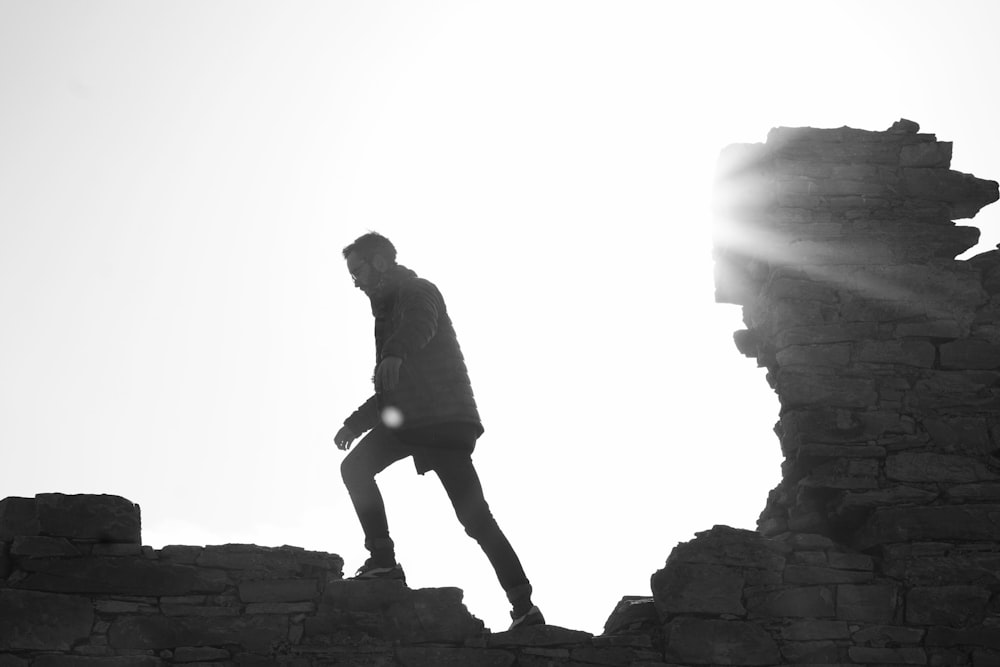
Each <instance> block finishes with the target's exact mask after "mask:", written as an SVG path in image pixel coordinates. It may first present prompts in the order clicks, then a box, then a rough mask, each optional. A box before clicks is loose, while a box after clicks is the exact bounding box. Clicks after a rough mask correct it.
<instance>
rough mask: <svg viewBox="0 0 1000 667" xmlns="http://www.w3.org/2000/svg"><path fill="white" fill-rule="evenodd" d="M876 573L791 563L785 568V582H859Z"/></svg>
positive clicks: (870, 577) (801, 583)
mask: <svg viewBox="0 0 1000 667" xmlns="http://www.w3.org/2000/svg"><path fill="white" fill-rule="evenodd" d="M873 576H874V574H873V573H872V572H871V571H868V570H848V569H839V568H832V567H815V566H812V567H810V566H803V565H789V566H788V567H786V568H785V583H788V584H797V585H800V586H802V585H807V584H814V585H815V584H857V583H863V582H866V581H871V579H872V578H873Z"/></svg>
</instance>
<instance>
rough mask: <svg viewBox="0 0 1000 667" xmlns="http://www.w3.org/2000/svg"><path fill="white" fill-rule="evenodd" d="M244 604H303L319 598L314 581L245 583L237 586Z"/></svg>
mask: <svg viewBox="0 0 1000 667" xmlns="http://www.w3.org/2000/svg"><path fill="white" fill-rule="evenodd" d="M239 592H240V599H241V600H243V601H244V602H303V601H306V600H314V599H316V598H317V597H318V596H319V587H318V585H317V582H316V580H315V579H269V580H263V581H245V582H243V583H241V584H240V586H239Z"/></svg>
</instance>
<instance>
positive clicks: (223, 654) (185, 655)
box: [174, 646, 229, 662]
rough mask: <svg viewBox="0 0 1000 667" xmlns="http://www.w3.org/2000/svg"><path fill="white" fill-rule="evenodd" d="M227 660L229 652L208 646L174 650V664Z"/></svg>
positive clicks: (184, 647) (183, 647) (182, 647)
mask: <svg viewBox="0 0 1000 667" xmlns="http://www.w3.org/2000/svg"><path fill="white" fill-rule="evenodd" d="M228 658H229V651H227V650H225V649H221V648H212V647H210V646H205V647H198V646H181V647H179V648H177V649H175V650H174V662H210V661H212V660H227V659H228Z"/></svg>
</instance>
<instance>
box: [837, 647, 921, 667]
mask: <svg viewBox="0 0 1000 667" xmlns="http://www.w3.org/2000/svg"><path fill="white" fill-rule="evenodd" d="M847 651H848V655H850V656H851V660H853V661H855V663H858V664H863V665H868V664H893V665H926V664H927V653H926V652H925V651H924V649H922V648H920V647H919V646H910V647H903V648H872V647H868V646H852V647H850V648H849V649H848V650H847Z"/></svg>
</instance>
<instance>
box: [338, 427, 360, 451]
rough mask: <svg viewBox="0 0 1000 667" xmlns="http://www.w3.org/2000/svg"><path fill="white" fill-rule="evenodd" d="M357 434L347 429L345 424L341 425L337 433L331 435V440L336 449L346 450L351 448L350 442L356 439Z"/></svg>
mask: <svg viewBox="0 0 1000 667" xmlns="http://www.w3.org/2000/svg"><path fill="white" fill-rule="evenodd" d="M357 437H358V436H357V434H356V433H355V432H354V431H352V430H351V429H349V428H348V427H347V426H344V427H342V428H341V429H340V430H339V431H337V435H335V436H333V442H334V444H336V445H337V449H340V450H343V451H347V450H348V449H350V448H351V443H352V442H354V441H355V440H356V439H357Z"/></svg>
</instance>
